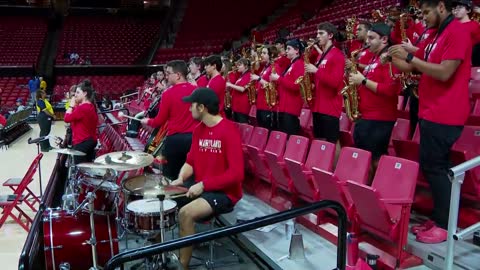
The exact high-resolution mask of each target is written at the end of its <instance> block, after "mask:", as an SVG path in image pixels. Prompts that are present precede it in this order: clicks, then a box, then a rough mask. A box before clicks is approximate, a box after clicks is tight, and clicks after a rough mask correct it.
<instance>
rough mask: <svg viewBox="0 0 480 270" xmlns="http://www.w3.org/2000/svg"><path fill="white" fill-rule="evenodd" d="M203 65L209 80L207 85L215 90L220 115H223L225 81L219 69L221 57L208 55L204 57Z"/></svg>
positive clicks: (220, 68) (220, 67)
mask: <svg viewBox="0 0 480 270" xmlns="http://www.w3.org/2000/svg"><path fill="white" fill-rule="evenodd" d="M203 64H204V66H205V72H206V74H207V76H208V77H210V80H209V81H208V84H207V87H208V88H210V89H212V90H213V91H215V93H216V94H217V96H218V100H219V102H220V104H219V106H220V115H221V116H222V117H225V110H224V109H225V108H224V101H225V89H226V86H227V83H226V82H225V79H224V78H223V76H222V74H221V73H220V71H222V65H223V63H222V58H221V57H220V56H218V55H210V56H209V57H207V58H205V60H204V61H203Z"/></svg>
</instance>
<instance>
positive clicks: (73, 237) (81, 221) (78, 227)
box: [43, 209, 119, 269]
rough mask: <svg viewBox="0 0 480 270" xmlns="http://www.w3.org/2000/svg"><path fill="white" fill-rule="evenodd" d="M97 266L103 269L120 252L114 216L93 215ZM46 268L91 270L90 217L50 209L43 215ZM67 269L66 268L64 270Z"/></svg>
mask: <svg viewBox="0 0 480 270" xmlns="http://www.w3.org/2000/svg"><path fill="white" fill-rule="evenodd" d="M94 221H95V238H96V240H97V255H98V264H99V265H101V266H103V265H105V263H107V261H108V260H109V259H110V258H112V257H113V256H114V255H115V254H118V253H119V249H118V242H117V228H116V226H115V220H114V218H113V217H112V216H98V215H95V216H94ZM43 234H44V238H43V241H44V250H45V251H44V253H45V263H46V268H45V269H63V268H61V266H62V265H63V266H66V265H67V264H68V265H69V266H70V268H68V269H90V267H92V266H93V259H92V246H90V244H88V241H89V240H90V237H91V231H90V216H89V215H88V214H86V213H81V212H80V213H79V214H78V215H76V216H71V215H69V214H67V212H66V211H64V210H53V209H47V210H46V211H45V213H44V214H43ZM65 269H67V268H65Z"/></svg>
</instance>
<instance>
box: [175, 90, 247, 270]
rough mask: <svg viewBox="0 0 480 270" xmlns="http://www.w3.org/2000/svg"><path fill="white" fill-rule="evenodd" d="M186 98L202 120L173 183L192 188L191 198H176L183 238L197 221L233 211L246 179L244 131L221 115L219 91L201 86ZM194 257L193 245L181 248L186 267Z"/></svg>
mask: <svg viewBox="0 0 480 270" xmlns="http://www.w3.org/2000/svg"><path fill="white" fill-rule="evenodd" d="M183 100H184V101H185V102H188V103H191V105H190V110H191V112H192V117H193V118H194V119H196V120H198V121H201V122H200V124H199V125H198V126H197V127H196V128H195V130H194V132H193V139H192V148H191V149H190V152H189V153H188V156H187V161H186V162H185V164H184V165H183V167H182V169H181V171H180V174H179V176H178V179H177V180H175V181H173V182H172V183H171V184H172V185H185V186H186V187H188V188H189V190H188V192H187V198H182V199H176V201H177V203H178V207H179V209H180V211H179V214H178V217H179V223H180V237H185V236H188V235H191V234H194V233H195V222H196V221H199V220H201V219H204V218H207V217H210V216H212V215H220V214H222V213H225V212H230V211H231V210H232V209H233V207H234V206H235V204H236V203H237V202H238V201H239V200H240V199H241V198H242V195H243V194H242V181H243V178H244V164H243V154H242V142H241V138H240V133H239V131H238V129H237V128H236V126H235V125H234V123H232V122H230V121H229V120H227V119H224V118H222V117H221V116H220V115H219V114H218V113H219V106H218V105H219V100H218V96H217V95H216V94H215V92H214V91H213V90H211V89H209V88H199V89H197V90H195V92H193V93H192V95H191V96H189V97H185V98H184V99H183ZM191 256H192V247H187V248H182V249H181V250H180V262H181V263H182V265H183V267H184V269H188V264H189V262H190V258H191Z"/></svg>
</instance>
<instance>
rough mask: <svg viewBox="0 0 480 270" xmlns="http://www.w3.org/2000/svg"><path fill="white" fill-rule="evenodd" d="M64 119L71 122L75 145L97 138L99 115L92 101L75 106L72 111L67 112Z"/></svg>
mask: <svg viewBox="0 0 480 270" xmlns="http://www.w3.org/2000/svg"><path fill="white" fill-rule="evenodd" d="M64 121H65V123H70V128H71V129H72V143H73V145H76V144H79V143H81V142H84V141H86V140H88V139H93V140H97V126H98V115H97V110H96V108H95V105H93V104H92V103H82V104H80V105H77V106H75V108H73V111H72V113H67V114H65V118H64Z"/></svg>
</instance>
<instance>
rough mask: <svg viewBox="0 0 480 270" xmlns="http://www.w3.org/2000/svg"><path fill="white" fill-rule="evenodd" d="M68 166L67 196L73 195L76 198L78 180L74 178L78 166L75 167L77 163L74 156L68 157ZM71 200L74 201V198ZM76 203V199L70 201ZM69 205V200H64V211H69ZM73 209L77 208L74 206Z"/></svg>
mask: <svg viewBox="0 0 480 270" xmlns="http://www.w3.org/2000/svg"><path fill="white" fill-rule="evenodd" d="M66 165H67V167H68V174H67V183H65V195H73V196H74V195H75V186H76V183H75V182H76V179H74V178H73V177H72V176H73V175H75V173H76V166H75V162H74V160H73V156H71V155H68V159H67V164H66ZM70 199H72V198H70ZM74 201H75V197H73V200H72V201H70V204H74ZM67 204H68V200H67V199H65V200H63V209H64V210H66V209H67V206H68V205H67ZM71 206H72V205H71ZM72 208H75V206H74V205H73V207H72Z"/></svg>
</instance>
